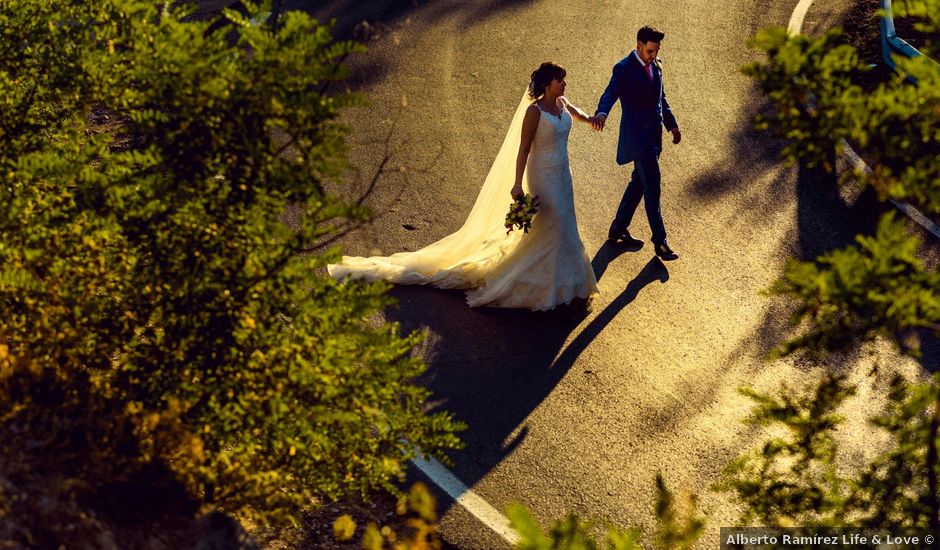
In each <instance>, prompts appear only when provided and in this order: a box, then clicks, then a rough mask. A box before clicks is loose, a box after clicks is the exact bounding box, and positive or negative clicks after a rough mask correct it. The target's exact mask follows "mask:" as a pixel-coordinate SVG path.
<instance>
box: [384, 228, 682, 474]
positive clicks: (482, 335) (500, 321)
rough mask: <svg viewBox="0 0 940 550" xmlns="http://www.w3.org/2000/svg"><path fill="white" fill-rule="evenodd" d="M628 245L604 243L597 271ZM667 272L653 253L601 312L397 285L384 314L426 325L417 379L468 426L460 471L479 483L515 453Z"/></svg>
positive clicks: (416, 326)
mask: <svg viewBox="0 0 940 550" xmlns="http://www.w3.org/2000/svg"><path fill="white" fill-rule="evenodd" d="M629 250H630V249H628V248H624V247H622V246H619V245H617V244H614V243H611V242H607V243H605V244H604V246H602V247H601V249H600V250H598V252H597V254H595V256H594V259H593V260H592V262H591V263H592V266H593V267H594V271H595V274H596V275H597V278H598V279H600V278H601V277H602V276H603V274H604V272H605V271H606V270H607V267H608V265H609V264H610V263H611V262H612V261H614V260H615V259H616V258H617V257H619V256H620V255H622V254H623V253H625V252H627V251H629ZM667 280H669V272H668V270H667V269H666V267H665V265H663V263H662V262H661V261H660V260H659V258H657V257H655V256H654V257H653V258H652V259H650V260H649V261H648V262H647V263H646V264H645V265H644V266H643V268H642V269H641V270H640V271H639V273H637V275H636V276H634V277H633V279H632V280H630V281H629V282H628V283H627V285H626V288H624V290H623V291H622V292H620V294H619V295H617V296H616V297H615V298H614V299H613V300H612V301H611V302H610V303H607V304H606V305H605V306H604V307H603V309H602V310H601V311H599V312H597V313H596V314H595V313H594V312H593V311H590V310H589V309H588V308H587V307H584V304H583V302H582V303H581V304H571V305H568V306H562V307H559V308H556V309H554V310H550V311H547V312H531V311H525V310H512V309H497V308H474V309H471V308H468V307H467V305H466V303H465V301H464V293H463V291H458V290H440V289H433V288H428V287H414V286H398V287H395V288H394V289H393V290H392V291H391V294H392V295H393V296H394V297H396V298H397V300H398V302H399V306H398V307H397V308H393V309H390V310H389V311H387V312H386V316H387V318H388V320H390V321H395V322H398V323H400V324H401V326H402V329H403V330H404V331H407V332H410V331H413V330H424V329H427V330H428V331H429V336H428V340H427V341H426V343H425V348H424V349H423V350H422V352H423V354H424V356H425V361H426V363H427V367H428V368H427V370H426V371H425V373H424V374H423V375H422V376H421V377H420V379H419V380H418V383H420V384H422V385H424V386H425V387H427V388H428V389H430V390H431V392H432V399H433V402H432V404H433V406H435V407H440V408H442V409H445V410H447V411H449V412H451V413H453V414H454V416H455V417H457V418H458V419H460V420H463V421H464V422H467V424H468V428H467V430H466V431H464V432H463V433H462V434H461V438H462V439H463V440H464V442H465V443H466V444H467V447H466V448H465V449H464V450H463V451H460V452H456V453H452V456H451V458H452V459H453V462H454V468H453V469H454V471H455V472H456V473H457V475H458V477H459V478H460V479H461V480H462V481H463V482H464V483H466V484H467V485H468V486H473V484H474V483H476V482H477V481H478V480H480V479H481V478H482V477H483V476H485V475H486V474H487V473H488V472H489V471H490V470H491V469H492V468H494V467H496V466H497V465H498V464H499V463H500V462H501V461H502V460H503V459H504V458H505V457H506V456H508V455H509V454H511V453H512V452H513V450H514V449H515V448H516V447H517V446H518V445H519V444H521V443H522V441H524V440H525V438H526V436H527V434H528V427H526V426H524V425H523V424H524V423H525V421H526V419H527V418H528V417H529V416H530V415H531V413H532V412H533V411H534V410H535V409H536V408H537V407H538V406H539V404H540V403H542V402H543V401H544V399H545V398H546V397H547V396H548V395H549V394H550V393H551V392H552V391H553V389H554V388H555V386H556V385H557V384H558V382H559V381H561V379H562V378H564V377H565V375H566V374H567V373H568V372H569V371H570V370H571V369H572V367H574V366H575V364H576V362H577V361H578V358H579V357H580V356H581V355H582V353H584V351H585V350H586V349H587V348H588V347H589V346H590V345H591V343H592V342H593V341H595V340H596V339H597V338H598V336H599V335H600V334H601V333H602V332H603V331H604V330H605V328H606V327H607V326H608V325H610V323H611V322H612V321H613V320H614V319H615V318H616V317H617V316H618V315H619V314H620V313H621V312H622V311H623V310H624V309H625V308H627V307H628V306H629V305H630V304H631V303H632V302H633V301H634V300H635V299H636V298H637V296H638V295H639V293H640V292H641V291H642V290H643V288H644V287H646V286H648V285H649V284H651V283H653V282H655V281H659V282H661V283H665V282H666V281H667ZM575 333H576V335H575V336H574V338H571V335H572V334H575ZM520 426H521V427H520Z"/></svg>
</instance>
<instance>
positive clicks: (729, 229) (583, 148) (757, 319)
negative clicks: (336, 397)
mask: <svg viewBox="0 0 940 550" xmlns="http://www.w3.org/2000/svg"><path fill="white" fill-rule="evenodd" d="M819 4H820V6H814V8H813V9H812V10H811V11H810V13H809V14H808V15H807V25H809V26H812V27H813V28H819V29H822V28H825V27H826V26H827V25H828V24H829V23H830V22H836V21H837V20H838V16H839V13H840V10H842V9H844V6H842V5H841V4H838V3H834V1H833V0H827V1H823V0H819ZM795 5H796V0H735V1H732V0H710V1H707V2H706V1H704V0H677V1H672V2H664V3H660V2H645V3H643V2H627V1H619V0H617V1H614V0H591V1H571V0H541V1H528V0H479V1H474V2H470V1H458V0H429V1H416V2H401V1H398V2H391V1H374V2H358V1H356V0H348V1H332V2H324V3H322V4H321V5H320V6H319V7H318V8H316V9H314V10H313V11H314V13H315V14H317V15H319V16H320V17H322V18H324V19H327V18H330V17H336V18H338V21H337V27H336V29H337V33H339V34H341V35H342V34H348V33H349V32H351V29H352V28H353V25H354V24H355V23H357V22H358V21H360V20H368V21H370V22H371V23H372V28H373V30H374V32H375V33H376V37H375V38H374V39H373V40H370V41H369V43H368V45H369V50H370V51H369V53H368V54H366V55H364V56H360V57H358V58H356V59H353V60H352V61H351V63H350V67H351V69H352V78H351V80H350V85H351V86H353V87H354V88H355V89H357V90H359V91H362V92H364V93H365V94H366V95H367V96H368V98H369V99H370V105H369V106H368V107H365V108H359V109H355V110H352V111H350V112H349V113H348V117H347V120H346V121H347V122H348V123H349V125H350V127H351V128H352V131H351V135H350V143H351V145H352V148H351V153H352V160H353V163H354V164H355V166H356V167H357V168H358V169H359V174H358V178H352V179H353V181H352V183H349V184H346V185H345V186H344V187H341V188H339V192H343V193H349V194H350V196H353V195H355V194H356V193H358V192H360V191H361V190H362V189H363V188H364V185H365V182H366V181H368V180H369V179H370V177H371V175H372V173H373V172H374V170H375V169H376V167H377V166H378V163H379V161H380V160H381V158H382V157H383V155H384V151H385V148H386V145H385V144H386V138H388V137H389V136H390V140H389V144H390V145H389V151H390V153H391V163H390V166H391V167H393V168H395V169H396V170H394V171H392V172H389V173H386V174H385V175H384V176H383V177H382V178H381V180H380V188H379V190H378V191H377V192H376V193H375V194H374V196H373V197H372V198H371V200H370V204H371V205H372V206H373V207H374V208H375V210H376V212H378V213H379V214H380V216H379V217H378V218H377V219H376V220H375V222H374V223H373V224H371V225H370V226H368V227H366V228H364V229H362V230H361V231H359V232H357V233H355V234H353V235H351V236H349V238H348V239H346V240H345V242H344V243H343V244H344V246H345V250H346V252H347V253H348V254H353V255H369V254H374V253H379V252H381V253H393V252H397V251H401V250H415V249H417V248H420V247H422V246H424V245H426V244H429V243H431V242H434V241H436V240H438V239H440V238H442V237H444V236H446V235H448V234H449V233H451V232H453V231H455V230H456V229H458V228H459V227H460V225H461V224H462V222H463V220H464V218H465V217H466V215H467V213H468V212H469V210H470V207H471V205H472V204H473V201H474V199H475V197H476V194H477V190H478V189H479V186H480V184H481V183H482V182H483V179H484V177H485V175H486V172H487V170H488V168H489V165H490V162H491V161H492V159H493V157H494V155H495V154H496V151H497V150H498V149H499V146H500V144H501V142H502V140H503V138H504V137H505V132H506V129H507V126H508V124H509V121H510V118H511V116H512V114H513V111H514V110H515V108H516V106H517V104H518V102H519V100H520V98H521V97H522V93H523V91H524V89H525V86H526V84H527V83H528V77H529V74H530V73H531V72H532V70H534V69H535V68H536V67H537V66H538V65H539V63H541V62H543V61H546V60H553V61H555V62H558V63H560V64H562V65H563V66H565V67H566V68H567V69H568V77H567V81H568V90H567V95H568V97H569V99H570V100H571V101H572V102H574V103H575V104H576V105H578V106H580V107H581V108H582V109H584V110H585V111H588V112H591V113H593V112H594V109H595V108H596V106H597V101H598V98H599V97H600V94H601V92H602V91H603V89H604V87H605V86H606V84H607V81H608V79H609V76H610V70H611V67H612V66H613V65H614V63H616V62H617V61H618V60H619V59H621V58H622V57H623V56H625V55H626V54H627V53H629V52H630V51H631V50H632V48H633V46H634V44H635V33H636V30H637V29H638V28H639V27H640V26H642V25H644V24H653V25H655V26H657V27H659V28H660V29H662V30H663V31H665V33H666V38H665V40H664V42H663V46H662V50H661V53H660V55H661V57H662V58H663V60H664V70H665V73H664V79H665V85H666V93H667V97H668V98H669V101H670V103H671V105H672V106H673V110H674V112H675V114H676V116H677V118H678V120H679V125H680V128H681V129H682V135H683V141H682V143H681V144H679V145H676V146H674V145H672V144H671V143H667V144H666V146H665V151H664V153H663V155H662V157H661V166H662V172H663V206H662V209H663V214H664V217H665V221H666V228H667V231H668V233H669V242H670V243H671V245H672V247H673V248H674V249H675V250H676V251H677V252H678V253H679V254H680V255H681V258H680V259H679V260H678V261H675V262H670V263H668V264H666V265H664V264H662V263H660V262H659V261H658V260H655V259H654V257H653V254H652V247H651V246H650V244H649V243H648V240H649V227H648V225H647V223H646V218H645V213H644V212H643V210H642V208H640V209H639V210H638V212H637V215H636V218H635V220H634V223H633V225H632V227H631V229H632V230H633V232H634V235H636V236H638V237H639V238H642V239H644V240H646V241H647V245H646V246H645V247H644V248H643V249H642V250H640V251H639V252H623V251H618V250H615V249H613V248H612V247H611V246H610V245H608V244H605V239H606V233H607V228H608V225H609V223H610V220H611V219H612V217H613V214H614V211H615V210H616V207H617V204H618V203H619V200H620V197H621V195H622V193H623V190H624V188H625V185H626V183H627V181H628V179H629V176H630V168H629V167H620V166H617V164H616V162H615V160H614V158H615V149H616V139H617V133H616V131H615V130H616V128H617V127H618V120H619V117H620V110H619V107H615V108H614V111H613V113H612V115H611V119H610V120H609V123H608V130H607V131H606V132H604V133H594V132H592V131H591V129H590V128H589V127H588V126H587V125H582V124H576V126H575V127H574V128H573V129H572V132H571V136H570V141H569V150H570V155H571V166H572V172H573V175H574V183H575V202H576V206H577V215H578V221H579V226H580V231H581V236H582V239H583V241H584V244H585V246H586V248H587V251H588V254H589V256H590V257H592V258H593V264H594V267H595V271H596V273H597V276H598V279H599V281H600V286H601V289H602V294H601V295H600V296H599V297H598V298H597V299H596V300H595V301H594V303H593V306H592V309H591V311H589V312H585V311H584V310H583V309H579V308H572V307H568V308H560V309H559V310H556V311H553V312H548V313H531V312H525V311H507V310H497V309H479V310H476V309H474V310H471V309H469V308H468V307H466V305H465V304H464V301H463V293H462V292H460V291H442V290H437V289H432V288H424V287H398V288H396V289H395V290H394V291H393V294H394V295H395V296H396V297H397V298H398V300H399V302H400V307H399V308H397V309H393V310H389V311H388V312H387V314H386V316H387V318H388V319H390V320H394V321H398V322H400V323H401V324H402V325H403V327H404V328H405V329H406V330H420V329H426V330H428V332H429V336H428V339H427V341H426V344H425V345H424V346H423V348H422V349H421V353H422V354H423V355H424V356H425V358H426V360H427V363H428V366H429V368H428V371H427V374H426V375H425V376H424V378H423V380H422V382H423V383H425V384H427V385H428V386H429V387H430V388H432V389H433V391H434V395H435V402H434V404H435V405H436V406H437V407H440V408H443V409H447V410H450V411H452V412H453V413H455V415H456V416H457V417H459V418H460V419H462V420H464V421H466V422H467V423H468V424H469V426H470V427H469V429H468V430H467V431H466V432H465V433H464V436H463V438H464V440H465V441H466V442H467V448H466V449H465V450H463V451H460V452H456V453H453V460H454V467H453V468H452V470H453V472H454V473H455V475H456V476H457V477H459V478H460V479H461V480H462V481H463V482H464V483H466V484H467V485H468V486H470V487H472V488H473V490H474V491H475V492H476V493H477V494H479V495H480V496H481V497H482V498H484V499H486V501H488V502H489V503H490V504H492V505H493V506H494V507H496V508H497V509H499V510H505V507H506V505H507V504H509V503H511V502H520V503H523V504H525V505H527V506H529V507H530V509H532V510H533V511H534V513H535V514H536V516H537V518H538V519H539V520H540V521H541V522H542V523H543V525H548V524H549V522H550V521H551V520H552V519H557V518H561V517H563V516H564V515H565V514H566V513H568V512H576V513H579V514H581V515H583V516H587V517H594V518H602V519H606V520H610V521H613V522H614V523H616V524H618V525H620V526H624V527H626V526H633V525H636V526H641V527H644V528H646V529H650V528H651V527H652V526H653V508H652V506H653V502H654V496H655V487H654V479H655V476H656V474H657V473H658V472H661V473H662V474H663V475H664V476H665V479H666V481H667V483H668V484H669V486H670V487H672V488H674V489H677V490H684V491H691V492H694V493H696V494H698V496H699V505H700V509H701V510H702V511H703V512H705V513H706V514H707V515H708V527H707V531H706V534H705V537H704V538H703V539H702V542H701V544H700V546H701V547H703V548H712V547H717V546H718V534H717V529H718V527H720V526H722V525H730V524H732V523H733V521H734V520H735V519H736V517H737V514H738V513H739V512H740V510H739V509H738V508H737V507H736V505H735V504H734V503H733V501H732V499H731V498H730V496H729V495H727V494H722V493H716V492H714V491H712V490H711V489H710V486H711V485H712V484H713V483H714V482H716V481H717V480H718V479H719V477H720V473H721V471H722V469H723V468H724V467H725V465H726V464H728V462H729V461H731V460H732V459H733V458H735V457H736V456H738V455H739V454H740V453H741V452H742V451H744V450H746V449H749V448H753V447H754V446H755V445H757V444H758V443H759V442H760V441H761V440H762V437H763V434H764V432H763V430H762V429H759V428H754V427H750V426H747V425H745V424H743V423H742V422H741V420H742V419H743V418H744V417H745V416H746V415H747V413H748V411H749V409H750V402H749V401H748V400H747V399H746V398H744V397H742V396H741V395H739V394H738V392H737V389H738V388H739V387H741V386H750V387H753V388H755V389H758V390H765V391H773V390H776V389H777V388H780V387H782V386H783V387H802V386H803V385H804V384H806V383H808V382H809V381H811V380H813V379H814V378H815V377H816V376H818V375H819V374H821V373H822V372H824V371H825V370H838V371H841V372H845V373H847V374H848V375H849V377H850V379H851V380H852V381H853V382H855V383H857V384H859V395H858V397H857V398H855V399H854V400H852V401H851V402H850V403H849V404H848V406H847V407H846V411H845V412H846V414H847V415H848V416H849V419H850V420H849V422H848V423H847V425H846V427H845V428H844V430H842V432H843V433H844V435H845V441H846V450H847V455H846V459H847V460H848V461H850V462H852V461H862V460H864V459H865V458H866V457H868V456H871V453H873V452H875V451H876V450H877V448H878V445H879V444H880V443H882V442H883V440H882V439H880V438H879V437H877V435H876V434H874V433H872V431H871V429H870V428H869V427H867V425H866V424H865V421H864V419H865V418H866V417H868V416H870V415H871V414H874V413H875V412H877V411H878V410H879V408H880V406H881V404H882V398H881V396H882V395H883V391H882V390H883V389H884V387H885V386H886V384H887V381H888V380H889V379H890V374H891V373H893V372H897V371H901V372H903V373H905V374H907V375H909V376H912V377H915V376H919V375H921V374H922V373H923V372H924V367H925V363H929V361H931V360H933V361H935V359H930V358H928V359H923V360H922V361H921V362H920V363H919V362H915V361H913V360H909V359H899V358H898V357H897V356H896V354H895V353H894V352H893V351H892V350H891V349H890V347H889V346H886V345H878V344H875V345H872V346H869V347H866V348H865V350H863V352H861V353H858V354H853V355H851V356H842V357H834V358H831V359H830V360H829V361H827V362H825V363H819V362H812V361H809V360H801V359H787V360H775V361H767V360H765V359H764V357H765V356H766V354H767V353H768V352H769V351H770V350H771V349H772V348H773V347H774V346H775V345H776V344H778V343H779V342H780V341H781V339H782V338H784V337H785V335H786V332H787V315H788V311H787V308H786V304H784V303H781V302H780V301H775V300H772V299H770V298H768V297H766V296H762V295H761V294H760V291H761V290H762V289H765V288H767V287H768V286H769V285H770V283H771V282H772V281H773V280H774V279H775V278H776V277H778V276H779V275H780V273H781V271H782V268H783V265H784V262H785V260H786V258H788V257H791V256H795V257H799V258H812V257H815V256H816V255H818V254H819V253H821V252H823V251H826V250H829V249H832V248H834V247H838V246H843V245H844V244H846V243H848V242H850V241H851V239H852V236H853V235H854V234H855V233H856V232H858V231H859V230H866V229H867V228H870V227H871V220H872V219H873V216H874V213H873V210H874V209H873V208H872V207H871V205H870V204H869V201H868V200H867V197H866V196H864V195H863V196H862V197H852V196H849V197H848V198H843V197H840V196H839V194H838V193H837V192H835V191H834V190H833V188H832V187H831V185H830V184H828V183H827V182H826V180H825V178H822V177H821V176H820V175H818V174H813V173H810V172H807V171H805V170H801V169H799V168H796V167H787V166H784V165H783V163H781V162H780V161H779V160H778V156H777V155H778V151H779V147H780V144H779V143H778V142H775V141H774V140H773V139H771V138H770V137H769V136H766V135H762V134H759V133H757V132H755V131H754V130H752V126H751V122H750V120H751V118H752V116H753V115H754V114H756V113H758V112H760V111H761V110H762V109H764V108H766V103H765V102H764V100H763V99H762V97H761V95H760V93H759V91H758V90H756V89H755V87H754V85H753V84H752V83H751V82H750V81H749V79H748V78H747V77H745V76H744V75H742V74H741V73H740V72H739V68H740V67H741V66H742V65H743V64H745V63H747V62H748V61H751V60H753V59H756V58H757V54H756V53H754V52H751V51H749V50H748V49H747V47H746V41H747V39H748V38H749V37H751V36H752V35H753V34H754V33H755V32H756V31H757V30H758V29H759V28H761V27H766V26H771V25H779V26H786V24H787V21H788V20H789V18H790V14H791V12H792V11H793V8H794V6H795ZM667 137H668V135H667ZM398 167H402V168H403V171H398V170H397V169H398ZM506 197H507V206H508V203H509V190H508V189H507V194H506ZM875 366H877V367H878V368H877V369H874V367H875ZM441 505H442V506H441V513H442V514H443V517H442V528H443V532H444V535H445V538H446V540H447V541H448V542H449V543H450V544H453V545H455V546H457V547H459V548H465V549H470V548H502V547H506V546H507V544H506V543H505V541H503V540H502V539H501V538H499V537H498V536H496V535H495V534H494V533H493V532H492V531H490V530H489V529H488V528H487V527H486V526H485V525H483V524H482V523H480V522H478V521H477V520H475V519H474V518H473V517H471V516H470V515H469V514H468V513H467V512H466V511H465V510H463V509H462V508H460V507H459V506H455V505H453V503H451V502H449V501H447V500H446V499H444V500H443V501H442V502H441Z"/></svg>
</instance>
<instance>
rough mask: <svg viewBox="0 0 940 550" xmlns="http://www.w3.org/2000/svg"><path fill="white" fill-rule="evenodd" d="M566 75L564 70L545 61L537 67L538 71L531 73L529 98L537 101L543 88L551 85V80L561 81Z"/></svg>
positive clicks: (555, 64) (543, 90)
mask: <svg viewBox="0 0 940 550" xmlns="http://www.w3.org/2000/svg"><path fill="white" fill-rule="evenodd" d="M566 74H568V73H567V72H566V71H565V68H564V67H562V66H561V65H559V64H557V63H553V62H551V61H546V62H545V63H542V64H541V65H539V68H538V69H535V71H533V72H532V80H531V81H530V82H529V96H530V97H531V98H532V99H538V98H539V97H541V96H542V94H544V93H545V88H548V85H549V84H551V83H552V80H562V79H564V78H565V75H566Z"/></svg>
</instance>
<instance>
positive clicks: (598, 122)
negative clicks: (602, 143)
mask: <svg viewBox="0 0 940 550" xmlns="http://www.w3.org/2000/svg"><path fill="white" fill-rule="evenodd" d="M605 122H607V115H594V116H592V117H591V126H592V127H594V131H595V132H603V131H604V123H605Z"/></svg>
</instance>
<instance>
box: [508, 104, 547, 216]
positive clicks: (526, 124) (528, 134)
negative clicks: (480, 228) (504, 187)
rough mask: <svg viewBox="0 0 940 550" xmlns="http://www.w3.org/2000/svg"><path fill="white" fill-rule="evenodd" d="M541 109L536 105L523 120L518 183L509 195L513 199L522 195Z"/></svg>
mask: <svg viewBox="0 0 940 550" xmlns="http://www.w3.org/2000/svg"><path fill="white" fill-rule="evenodd" d="M540 116H541V115H540V114H539V108H538V107H536V106H535V105H534V104H533V105H529V108H528V109H526V112H525V118H524V119H522V140H521V141H520V142H519V154H518V155H516V181H515V185H513V186H512V191H510V192H509V193H510V194H511V195H512V198H514V199H515V198H516V197H518V196H521V195H522V175H523V174H524V173H525V165H526V162H527V161H528V160H529V150H530V149H531V148H532V138H534V137H535V130H536V128H538V127H539V117H540Z"/></svg>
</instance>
